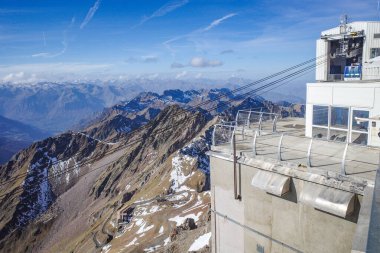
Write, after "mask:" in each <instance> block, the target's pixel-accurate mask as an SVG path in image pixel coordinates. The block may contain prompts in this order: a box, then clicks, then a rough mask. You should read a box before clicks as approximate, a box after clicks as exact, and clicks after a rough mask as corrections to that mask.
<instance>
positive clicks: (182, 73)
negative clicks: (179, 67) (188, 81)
mask: <svg viewBox="0 0 380 253" xmlns="http://www.w3.org/2000/svg"><path fill="white" fill-rule="evenodd" d="M186 75H187V71H182V72H180V73H178V74H177V75H176V77H175V79H180V78H182V77H185V76H186Z"/></svg>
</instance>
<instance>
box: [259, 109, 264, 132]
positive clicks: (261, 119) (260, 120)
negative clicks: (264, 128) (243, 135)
mask: <svg viewBox="0 0 380 253" xmlns="http://www.w3.org/2000/svg"><path fill="white" fill-rule="evenodd" d="M262 122H263V113H262V112H260V119H259V135H261V123H262Z"/></svg>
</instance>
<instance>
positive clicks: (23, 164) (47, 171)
mask: <svg viewBox="0 0 380 253" xmlns="http://www.w3.org/2000/svg"><path fill="white" fill-rule="evenodd" d="M218 92H228V90H224V91H217V90H211V91H206V92H205V91H192V92H190V93H186V92H181V91H169V92H166V93H164V94H163V95H157V94H154V93H144V94H141V95H140V96H138V97H136V99H134V100H131V101H129V102H126V103H124V104H119V105H117V106H115V107H112V108H110V109H108V110H106V111H105V112H104V114H103V117H100V118H98V119H97V120H96V121H93V122H92V124H91V125H90V126H89V127H88V128H87V129H85V130H84V131H83V132H81V133H74V132H67V133H64V134H61V135H58V136H56V137H52V138H48V139H46V140H44V141H40V142H37V143H35V144H33V145H32V146H30V147H29V148H28V149H25V150H24V151H22V152H20V153H19V154H17V155H16V156H15V157H14V160H12V161H10V162H8V163H7V164H5V165H4V166H0V210H1V212H0V251H1V252H187V251H188V250H191V251H195V252H209V251H210V249H209V247H208V240H209V236H210V228H209V219H210V210H209V208H210V195H209V191H208V190H209V189H208V186H209V160H208V157H207V156H206V155H205V152H206V151H207V150H208V149H209V147H210V136H211V126H212V125H213V124H214V123H215V122H216V121H217V120H218V119H217V118H218V117H223V118H226V119H228V118H229V117H232V115H233V114H234V112H235V111H236V110H238V109H249V108H260V107H261V108H262V109H263V110H264V111H276V112H281V113H292V112H293V111H294V110H295V109H294V108H284V107H282V106H278V105H275V104H273V103H270V102H268V101H265V100H262V99H260V98H259V99H250V98H242V97H235V96H233V97H232V98H233V100H232V101H233V102H232V105H233V106H232V107H230V108H229V109H228V110H226V111H224V112H223V113H222V114H220V113H218V110H215V109H214V110H210V112H207V111H206V110H205V108H203V109H201V108H200V109H194V108H193V107H190V104H197V103H195V102H194V101H196V100H197V101H206V98H205V97H208V98H210V96H214V98H217V97H218V94H220V93H218ZM202 94H203V95H202ZM204 94H207V95H206V96H204ZM215 100H216V101H214V102H215V104H216V105H217V104H219V103H220V105H224V106H226V104H225V103H223V102H222V101H221V100H219V101H218V99H215ZM209 109H212V107H209ZM298 109H302V108H298ZM214 115H219V116H216V117H214ZM138 116H140V117H143V118H144V120H143V121H140V119H139V118H138ZM139 122H140V123H139ZM133 129H136V131H133V132H132V131H131V130H133ZM66 172H69V173H66ZM15 178H16V179H15ZM9 180H12V181H9Z"/></svg>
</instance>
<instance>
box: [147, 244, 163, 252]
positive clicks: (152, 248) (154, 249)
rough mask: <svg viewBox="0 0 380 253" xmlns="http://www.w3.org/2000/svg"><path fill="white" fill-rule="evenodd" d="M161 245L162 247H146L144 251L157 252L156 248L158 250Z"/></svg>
mask: <svg viewBox="0 0 380 253" xmlns="http://www.w3.org/2000/svg"><path fill="white" fill-rule="evenodd" d="M160 247H162V246H161V245H156V246H152V247H149V248H146V249H144V252H149V253H150V252H155V251H156V250H158V249H159V248H160Z"/></svg>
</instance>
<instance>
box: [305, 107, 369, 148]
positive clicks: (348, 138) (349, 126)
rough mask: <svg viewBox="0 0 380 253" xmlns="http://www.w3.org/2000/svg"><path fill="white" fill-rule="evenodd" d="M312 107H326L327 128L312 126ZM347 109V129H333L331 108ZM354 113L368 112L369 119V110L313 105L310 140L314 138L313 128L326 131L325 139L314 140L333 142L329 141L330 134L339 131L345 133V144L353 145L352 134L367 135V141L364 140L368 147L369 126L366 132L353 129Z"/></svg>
mask: <svg viewBox="0 0 380 253" xmlns="http://www.w3.org/2000/svg"><path fill="white" fill-rule="evenodd" d="M314 106H324V107H327V109H328V113H327V115H328V116H327V117H328V120H327V121H328V124H327V126H324V125H317V124H314ZM334 107H335V108H347V109H348V115H347V117H348V119H347V128H346V129H345V128H340V127H333V126H331V123H332V122H331V121H332V118H331V116H332V108H334ZM354 111H365V112H368V118H370V114H371V113H370V108H361V107H351V106H340V105H334V106H332V105H321V104H313V110H312V112H313V114H312V122H311V123H312V124H311V134H312V138H315V137H314V135H313V132H314V128H320V129H326V130H327V136H326V138H325V137H322V138H316V139H327V140H328V141H335V140H331V139H330V138H331V132H332V131H341V132H345V133H346V140H345V142H348V143H353V142H352V141H353V140H352V135H353V134H366V135H367V140H366V145H368V141H369V131H370V130H369V129H370V126H368V127H367V131H364V130H356V129H353V123H354V122H353V121H354V118H353V115H354ZM353 144H356V145H363V144H357V143H353Z"/></svg>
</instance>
